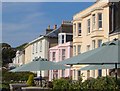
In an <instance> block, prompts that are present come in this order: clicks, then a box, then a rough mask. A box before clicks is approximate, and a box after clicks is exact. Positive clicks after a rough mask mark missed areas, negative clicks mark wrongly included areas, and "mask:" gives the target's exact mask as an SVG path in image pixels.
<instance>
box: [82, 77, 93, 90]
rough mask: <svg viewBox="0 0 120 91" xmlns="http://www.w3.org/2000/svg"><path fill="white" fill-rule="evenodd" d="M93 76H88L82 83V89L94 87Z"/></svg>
mask: <svg viewBox="0 0 120 91" xmlns="http://www.w3.org/2000/svg"><path fill="white" fill-rule="evenodd" d="M94 83H95V79H94V78H89V79H87V80H85V81H84V82H83V83H82V89H94Z"/></svg>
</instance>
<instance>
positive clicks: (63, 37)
mask: <svg viewBox="0 0 120 91" xmlns="http://www.w3.org/2000/svg"><path fill="white" fill-rule="evenodd" d="M62 43H64V35H62Z"/></svg>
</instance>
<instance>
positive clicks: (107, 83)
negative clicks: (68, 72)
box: [53, 76, 120, 91]
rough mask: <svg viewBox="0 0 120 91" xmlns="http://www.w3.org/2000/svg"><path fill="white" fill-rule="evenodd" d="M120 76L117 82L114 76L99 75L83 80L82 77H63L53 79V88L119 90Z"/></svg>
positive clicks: (77, 90) (81, 90) (100, 90)
mask: <svg viewBox="0 0 120 91" xmlns="http://www.w3.org/2000/svg"><path fill="white" fill-rule="evenodd" d="M119 88H120V78H119V79H118V81H117V82H116V80H115V78H114V77H110V76H106V77H98V78H96V79H94V78H89V79H87V80H85V81H84V82H82V79H81V78H80V79H79V80H77V81H72V80H71V79H66V78H61V79H56V80H54V81H53V90H58V89H59V90H62V91H63V90H64V91H65V90H66V91H73V90H76V91H93V90H97V91H116V90H117V91H119V90H118V89H119Z"/></svg>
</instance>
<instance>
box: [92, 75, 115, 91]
mask: <svg viewBox="0 0 120 91" xmlns="http://www.w3.org/2000/svg"><path fill="white" fill-rule="evenodd" d="M93 86H94V89H100V90H104V89H106V90H111V89H115V88H116V82H115V80H114V79H113V77H109V76H106V77H98V78H97V79H96V80H95V82H94V85H93Z"/></svg>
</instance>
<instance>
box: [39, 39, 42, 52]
mask: <svg viewBox="0 0 120 91" xmlns="http://www.w3.org/2000/svg"><path fill="white" fill-rule="evenodd" d="M39 44H40V52H42V41H40V43H39Z"/></svg>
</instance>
